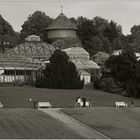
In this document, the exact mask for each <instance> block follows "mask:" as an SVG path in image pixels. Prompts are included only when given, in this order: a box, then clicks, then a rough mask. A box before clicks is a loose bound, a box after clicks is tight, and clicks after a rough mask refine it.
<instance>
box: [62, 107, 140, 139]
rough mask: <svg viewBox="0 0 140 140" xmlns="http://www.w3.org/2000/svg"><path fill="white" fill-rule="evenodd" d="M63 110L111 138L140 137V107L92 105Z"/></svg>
mask: <svg viewBox="0 0 140 140" xmlns="http://www.w3.org/2000/svg"><path fill="white" fill-rule="evenodd" d="M62 111H63V112H65V113H66V114H68V115H70V116H72V117H74V118H76V119H77V120H79V121H81V122H83V123H85V124H86V125H88V126H90V127H92V128H94V129H95V130H97V131H99V132H101V133H103V134H105V135H106V136H108V137H110V138H117V139H124V138H125V139H136V138H137V139H140V108H139V107H138V108H113V107H94V108H93V107H92V108H75V109H63V110H62Z"/></svg>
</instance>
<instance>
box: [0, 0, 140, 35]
mask: <svg viewBox="0 0 140 140" xmlns="http://www.w3.org/2000/svg"><path fill="white" fill-rule="evenodd" d="M61 5H63V7H64V8H63V12H64V14H65V15H66V16H67V17H75V18H77V17H78V16H84V17H87V18H90V19H92V18H93V17H95V16H101V17H103V18H105V19H108V20H109V21H110V20H114V21H115V22H117V23H118V24H120V25H121V26H122V29H123V33H124V34H129V33H130V28H131V27H132V26H133V25H138V24H140V0H0V14H1V15H2V16H3V18H4V19H5V20H7V21H8V22H9V23H10V24H11V25H12V26H13V28H14V30H15V31H20V30H21V25H22V24H23V23H24V21H25V20H26V19H27V17H28V16H29V14H32V13H33V12H35V11H36V10H40V11H43V12H45V13H46V15H48V16H50V17H53V18H55V17H57V16H58V15H59V14H60V12H61V8H60V7H61Z"/></svg>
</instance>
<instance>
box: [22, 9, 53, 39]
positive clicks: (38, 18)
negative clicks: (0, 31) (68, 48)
mask: <svg viewBox="0 0 140 140" xmlns="http://www.w3.org/2000/svg"><path fill="white" fill-rule="evenodd" d="M52 20H53V19H51V18H50V17H49V16H47V15H46V14H45V13H44V12H41V11H36V12H34V13H33V14H31V15H29V17H28V18H27V20H26V21H25V22H24V24H23V25H22V30H21V38H22V39H25V38H26V37H27V36H29V35H32V34H34V35H38V36H40V37H41V39H42V40H44V41H45V40H46V39H47V35H46V28H47V27H48V25H49V24H50V23H51V22H52Z"/></svg>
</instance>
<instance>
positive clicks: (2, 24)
mask: <svg viewBox="0 0 140 140" xmlns="http://www.w3.org/2000/svg"><path fill="white" fill-rule="evenodd" d="M0 35H9V36H15V31H14V30H13V28H12V26H11V25H10V24H9V23H8V22H7V21H6V20H5V19H4V18H3V17H2V16H1V15H0Z"/></svg>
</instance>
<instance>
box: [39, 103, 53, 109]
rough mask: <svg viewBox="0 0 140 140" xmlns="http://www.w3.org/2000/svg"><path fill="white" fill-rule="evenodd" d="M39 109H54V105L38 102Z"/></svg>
mask: <svg viewBox="0 0 140 140" xmlns="http://www.w3.org/2000/svg"><path fill="white" fill-rule="evenodd" d="M37 107H38V108H50V107H52V105H51V103H49V102H38V103H37Z"/></svg>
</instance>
